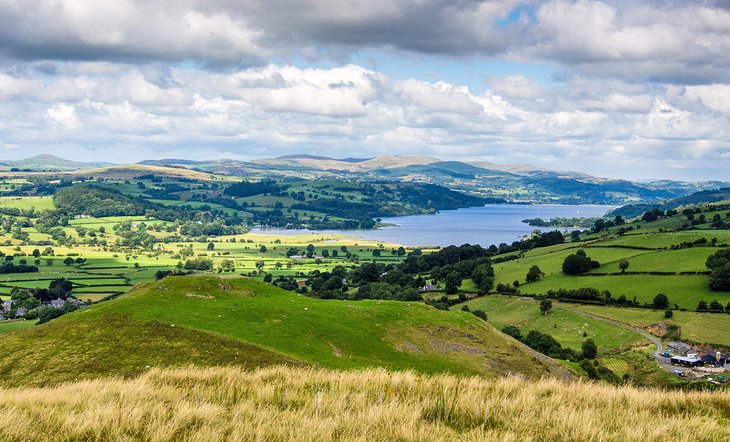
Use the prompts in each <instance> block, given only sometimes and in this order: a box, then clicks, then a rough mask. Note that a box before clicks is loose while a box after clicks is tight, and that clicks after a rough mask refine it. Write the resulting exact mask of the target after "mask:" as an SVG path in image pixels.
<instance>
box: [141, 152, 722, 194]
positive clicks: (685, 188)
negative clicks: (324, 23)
mask: <svg viewBox="0 0 730 442" xmlns="http://www.w3.org/2000/svg"><path fill="white" fill-rule="evenodd" d="M140 164H148V165H156V166H167V167H185V168H191V169H195V170H199V171H201V172H209V173H215V174H226V175H240V176H248V177H284V178H302V179H316V178H342V179H360V180H398V181H419V182H429V183H434V184H440V185H443V186H447V187H449V188H451V189H454V190H460V191H464V192H469V193H475V194H479V195H482V196H486V197H500V198H504V199H507V200H509V201H515V202H540V203H563V204H565V203H575V204H613V205H624V204H628V203H653V202H658V201H662V200H666V199H671V198H676V197H679V196H683V195H688V194H691V193H694V192H698V191H702V190H708V189H717V188H720V187H727V186H728V185H730V183H726V182H719V181H707V182H699V183H695V182H683V181H670V180H663V181H651V182H645V183H639V182H633V181H628V180H617V179H609V178H600V177H594V176H591V175H588V174H585V173H580V172H572V171H558V170H550V169H545V168H541V167H536V166H532V165H529V164H496V163H491V162H488V161H476V162H462V161H442V160H440V159H438V158H434V157H430V156H380V157H374V158H343V159H336V158H330V157H322V156H315V155H287V156H283V157H277V158H264V159H258V160H252V161H238V160H216V161H187V160H175V159H166V160H154V161H143V162H141V163H140Z"/></svg>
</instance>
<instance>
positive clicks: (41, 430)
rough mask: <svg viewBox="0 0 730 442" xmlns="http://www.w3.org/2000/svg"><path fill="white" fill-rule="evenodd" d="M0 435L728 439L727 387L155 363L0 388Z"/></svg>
mask: <svg viewBox="0 0 730 442" xmlns="http://www.w3.org/2000/svg"><path fill="white" fill-rule="evenodd" d="M0 440H3V441H20V440H67V441H71V440H73V441H76V440H149V441H168V440H195V441H215V440H311V441H322V440H324V441H326V440H368V441H377V440H500V441H502V440H536V441H538V440H539V441H546V440H571V441H589V440H595V441H622V442H624V441H659V440H661V441H666V440H673V441H674V440H677V441H680V440H686V441H690V440H691V441H710V440H712V441H720V440H730V393H728V392H721V393H707V392H676V391H672V392H665V391H660V390H650V389H637V388H633V387H628V386H627V387H613V386H606V385H596V384H591V383H586V382H575V383H570V382H563V381H559V380H553V379H546V380H542V381H538V382H528V381H525V380H523V379H521V378H516V377H510V378H503V379H498V380H493V381H492V380H484V379H480V378H476V377H474V378H458V377H454V376H449V375H439V376H427V375H418V374H415V373H411V372H387V371H384V370H376V369H374V370H364V371H348V372H340V371H327V370H318V369H311V368H288V367H274V368H264V369H258V370H255V371H243V370H241V369H237V368H187V369H177V370H158V369H153V370H150V371H148V372H147V373H145V374H144V375H142V376H140V377H138V378H135V379H129V380H119V379H112V380H108V379H107V380H95V381H86V382H78V383H73V384H65V385H60V386H57V387H53V388H36V389H9V390H0Z"/></svg>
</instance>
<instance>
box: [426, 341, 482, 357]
mask: <svg viewBox="0 0 730 442" xmlns="http://www.w3.org/2000/svg"><path fill="white" fill-rule="evenodd" d="M431 346H432V347H433V349H434V350H435V351H437V352H439V353H447V352H456V353H465V354H469V355H486V354H487V351H486V350H482V349H481V348H476V347H471V346H468V345H463V344H457V343H456V342H450V341H441V340H439V339H434V340H433V341H431Z"/></svg>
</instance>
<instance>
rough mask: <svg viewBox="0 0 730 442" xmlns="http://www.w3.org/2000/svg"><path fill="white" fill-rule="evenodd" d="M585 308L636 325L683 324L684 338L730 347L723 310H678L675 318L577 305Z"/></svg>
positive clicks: (727, 320) (728, 321)
mask: <svg viewBox="0 0 730 442" xmlns="http://www.w3.org/2000/svg"><path fill="white" fill-rule="evenodd" d="M571 308H574V309H576V310H582V311H586V312H589V313H593V314H596V315H599V316H604V317H606V318H611V319H616V320H618V321H622V322H625V323H627V324H631V325H634V326H637V327H646V326H648V325H652V324H657V323H660V322H667V323H669V324H676V325H678V326H679V327H680V331H681V339H685V340H688V341H691V342H699V343H708V344H714V345H719V346H723V347H726V348H730V315H728V314H722V313H698V312H682V311H675V312H674V314H673V316H672V318H671V319H669V320H667V319H665V318H664V312H662V311H656V310H646V309H633V308H619V307H604V306H600V307H599V306H593V305H574V306H571Z"/></svg>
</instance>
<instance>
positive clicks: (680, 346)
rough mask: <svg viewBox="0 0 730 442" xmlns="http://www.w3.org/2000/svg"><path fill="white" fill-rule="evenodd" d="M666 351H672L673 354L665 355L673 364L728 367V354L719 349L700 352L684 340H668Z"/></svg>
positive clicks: (729, 357)
mask: <svg viewBox="0 0 730 442" xmlns="http://www.w3.org/2000/svg"><path fill="white" fill-rule="evenodd" d="M667 348H668V352H672V353H673V354H674V355H673V356H669V355H668V354H665V356H669V357H670V362H671V363H672V364H673V365H681V366H684V367H716V368H730V367H728V365H727V364H728V362H730V354H727V353H722V352H720V351H710V352H704V353H703V352H700V351H698V350H697V349H695V348H694V347H692V346H691V345H688V344H686V343H684V342H670V343H669V344H668V345H667Z"/></svg>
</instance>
